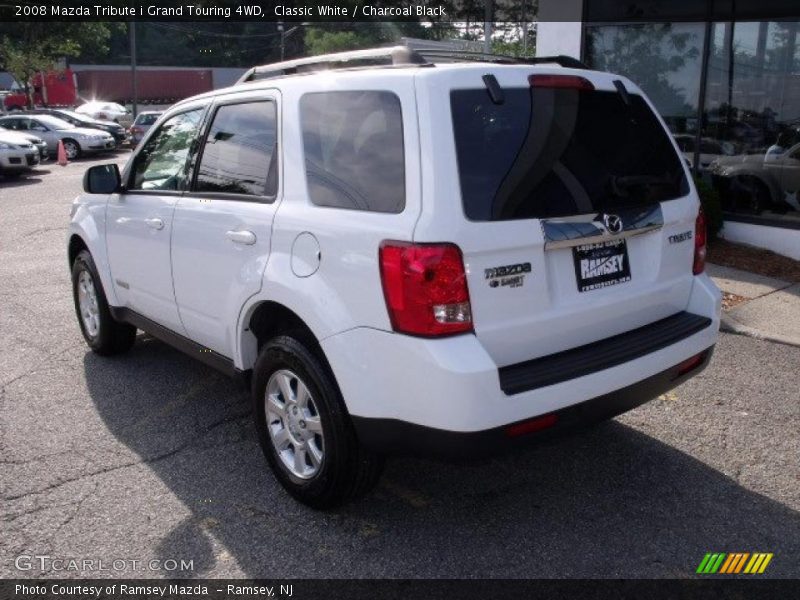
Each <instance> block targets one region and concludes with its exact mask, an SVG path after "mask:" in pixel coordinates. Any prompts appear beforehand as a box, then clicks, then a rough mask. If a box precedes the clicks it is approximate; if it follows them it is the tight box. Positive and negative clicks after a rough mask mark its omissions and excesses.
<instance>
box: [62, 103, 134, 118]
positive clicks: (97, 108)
mask: <svg viewBox="0 0 800 600" xmlns="http://www.w3.org/2000/svg"><path fill="white" fill-rule="evenodd" d="M75 112H76V113H78V114H81V115H88V116H90V117H92V118H93V119H99V120H101V121H119V120H120V119H124V118H125V117H126V116H128V114H129V113H128V109H127V108H125V107H124V106H122V105H121V104H117V103H116V102H98V101H94V102H87V103H86V104H81V105H80V106H79V107H78V108H76V109H75Z"/></svg>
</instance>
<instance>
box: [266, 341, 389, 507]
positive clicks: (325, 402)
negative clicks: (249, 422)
mask: <svg viewBox="0 0 800 600" xmlns="http://www.w3.org/2000/svg"><path fill="white" fill-rule="evenodd" d="M298 338H302V336H299V335H298V336H296V337H295V336H288V335H286V336H279V337H276V338H273V339H272V340H270V341H269V342H268V343H267V344H266V345H265V346H264V348H263V349H262V350H261V354H260V355H259V358H258V361H257V362H256V366H255V369H254V373H253V388H252V393H253V402H254V410H253V414H254V417H255V425H256V431H257V433H258V439H259V442H260V444H261V448H262V450H263V451H264V455H265V456H266V458H267V461H268V462H269V465H270V467H271V468H272V471H273V472H274V474H275V477H276V478H277V479H278V481H279V482H280V483H281V485H283V487H284V488H285V489H286V490H287V491H288V492H289V493H290V494H291V495H292V496H293V497H294V498H295V499H297V500H299V501H300V502H302V503H304V504H306V505H308V506H311V507H312V508H317V509H326V508H333V507H335V506H338V505H341V504H343V503H345V502H347V501H349V500H352V499H354V498H357V497H359V496H361V495H363V494H365V493H366V492H368V491H369V490H370V489H371V488H372V487H373V486H374V485H375V483H377V481H378V479H379V477H380V473H381V470H382V467H383V460H382V458H381V457H380V456H378V455H376V454H373V453H372V452H369V451H368V450H367V449H365V448H364V447H363V446H361V444H360V443H359V442H358V439H357V438H356V434H355V431H354V430H353V426H352V423H351V422H350V417H349V415H348V414H347V411H346V409H345V406H344V402H343V400H342V397H341V394H340V392H339V389H338V387H337V385H336V382H335V381H334V380H333V377H332V375H331V374H330V372H329V370H328V368H327V367H326V366H325V365H324V364H323V363H322V361H320V360H319V358H318V357H317V356H316V355H315V354H314V352H312V351H311V350H310V349H309V347H307V346H306V345H304V344H303V343H301V342H300V341H299V339H298Z"/></svg>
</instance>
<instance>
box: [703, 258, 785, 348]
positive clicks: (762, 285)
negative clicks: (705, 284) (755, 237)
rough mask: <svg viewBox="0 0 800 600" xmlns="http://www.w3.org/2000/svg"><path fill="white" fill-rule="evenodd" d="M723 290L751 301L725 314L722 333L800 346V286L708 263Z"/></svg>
mask: <svg viewBox="0 0 800 600" xmlns="http://www.w3.org/2000/svg"><path fill="white" fill-rule="evenodd" d="M706 271H707V273H708V274H709V275H710V276H711V279H713V280H714V283H716V284H717V286H718V287H719V288H720V289H721V290H722V291H723V292H728V293H731V294H735V295H737V296H742V297H743V298H747V300H746V301H745V302H742V303H741V304H738V305H737V306H734V307H733V308H731V309H730V310H726V311H723V313H722V330H723V331H732V332H734V333H740V334H743V335H748V336H750V337H756V338H760V339H765V340H771V341H774V342H780V343H782V344H790V345H792V346H800V284H797V283H795V284H792V283H791V282H789V281H782V280H780V279H773V278H771V277H764V276H762V275H756V274H755V273H750V272H749V271H741V270H739V269H732V268H730V267H720V266H718V265H713V264H708V265H707V269H706Z"/></svg>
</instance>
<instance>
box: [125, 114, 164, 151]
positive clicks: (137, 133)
mask: <svg viewBox="0 0 800 600" xmlns="http://www.w3.org/2000/svg"><path fill="white" fill-rule="evenodd" d="M162 114H163V113H162V112H161V111H155V110H146V111H144V112H141V113H139V116H137V117H136V120H135V121H134V122H133V125H131V130H130V131H131V146H136V145H137V144H138V143H139V142H141V141H142V138H143V137H144V134H145V133H147V130H148V129H150V127H152V125H153V123H155V122H156V121H158V117H160V116H161V115H162Z"/></svg>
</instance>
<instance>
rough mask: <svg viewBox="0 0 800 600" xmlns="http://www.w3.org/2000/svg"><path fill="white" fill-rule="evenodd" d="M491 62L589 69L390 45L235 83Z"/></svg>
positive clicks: (554, 59) (292, 64)
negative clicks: (332, 72) (354, 70)
mask: <svg viewBox="0 0 800 600" xmlns="http://www.w3.org/2000/svg"><path fill="white" fill-rule="evenodd" d="M467 61H469V62H491V63H496V64H510V65H539V64H548V63H555V64H558V65H561V66H562V67H566V68H570V69H588V68H589V67H587V66H586V65H585V64H583V63H582V62H581V61H579V60H578V59H576V58H572V57H571V56H537V57H533V58H519V57H515V56H503V55H501V54H487V53H485V52H471V51H468V50H449V49H438V48H430V49H427V48H421V49H419V50H412V49H410V48H408V47H407V46H392V47H386V48H370V49H368V50H355V51H352V52H338V53H336V54H322V55H320V56H309V57H307V58H298V59H294V60H287V61H283V62H277V63H272V64H268V65H262V66H260V67H253V68H252V69H249V70H248V71H246V72H245V74H244V75H242V76H241V77H240V78H239V80H238V81H237V82H236V83H237V84H239V83H245V82H247V81H256V80H260V79H272V78H275V77H284V76H286V75H297V74H299V73H311V72H315V71H326V70H331V69H352V68H358V67H385V66H400V65H428V66H433V64H434V63H436V62H467Z"/></svg>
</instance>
